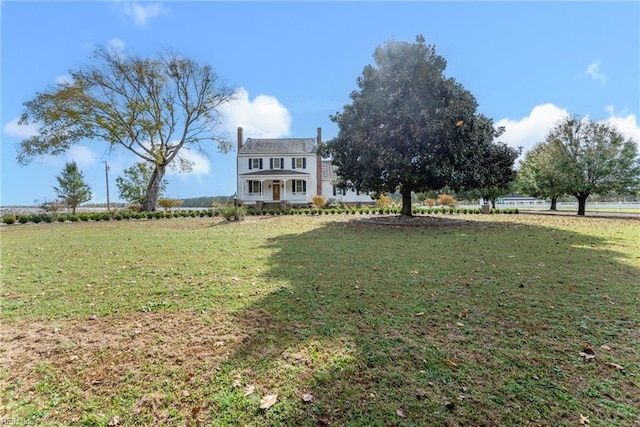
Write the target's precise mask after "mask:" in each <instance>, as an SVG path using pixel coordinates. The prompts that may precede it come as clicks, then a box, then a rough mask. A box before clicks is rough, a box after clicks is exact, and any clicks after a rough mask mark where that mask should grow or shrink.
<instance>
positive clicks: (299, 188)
mask: <svg viewBox="0 0 640 427" xmlns="http://www.w3.org/2000/svg"><path fill="white" fill-rule="evenodd" d="M292 182H293V184H292V185H293V194H305V193H306V192H307V181H305V180H303V179H295V180H293V181H292Z"/></svg>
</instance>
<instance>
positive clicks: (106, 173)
mask: <svg viewBox="0 0 640 427" xmlns="http://www.w3.org/2000/svg"><path fill="white" fill-rule="evenodd" d="M104 176H105V178H106V179H107V212H109V166H107V161H106V160H105V161H104Z"/></svg>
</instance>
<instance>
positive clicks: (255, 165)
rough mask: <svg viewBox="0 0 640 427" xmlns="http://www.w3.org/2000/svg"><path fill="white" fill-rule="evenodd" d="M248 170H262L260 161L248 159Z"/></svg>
mask: <svg viewBox="0 0 640 427" xmlns="http://www.w3.org/2000/svg"><path fill="white" fill-rule="evenodd" d="M249 169H262V159H249Z"/></svg>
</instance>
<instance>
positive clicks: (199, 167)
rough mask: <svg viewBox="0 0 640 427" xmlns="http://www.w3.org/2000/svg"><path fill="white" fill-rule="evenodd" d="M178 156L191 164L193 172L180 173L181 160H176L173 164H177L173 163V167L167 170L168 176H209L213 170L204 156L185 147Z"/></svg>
mask: <svg viewBox="0 0 640 427" xmlns="http://www.w3.org/2000/svg"><path fill="white" fill-rule="evenodd" d="M178 156H180V157H181V158H182V159H184V160H186V161H188V162H190V163H191V170H190V171H188V172H182V171H180V170H179V160H178V159H175V160H174V161H173V163H176V164H173V163H172V165H171V167H169V168H168V169H167V175H187V174H189V175H209V171H210V170H211V168H210V166H209V160H208V159H207V158H206V157H205V156H203V155H202V154H200V153H197V152H195V151H193V150H190V149H188V148H184V147H183V148H181V149H180V154H178Z"/></svg>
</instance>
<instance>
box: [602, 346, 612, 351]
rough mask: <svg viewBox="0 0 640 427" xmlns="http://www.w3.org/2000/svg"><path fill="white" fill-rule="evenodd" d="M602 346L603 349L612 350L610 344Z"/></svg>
mask: <svg viewBox="0 0 640 427" xmlns="http://www.w3.org/2000/svg"><path fill="white" fill-rule="evenodd" d="M600 348H601V349H603V350H611V347H609V346H608V345H601V346H600Z"/></svg>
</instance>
